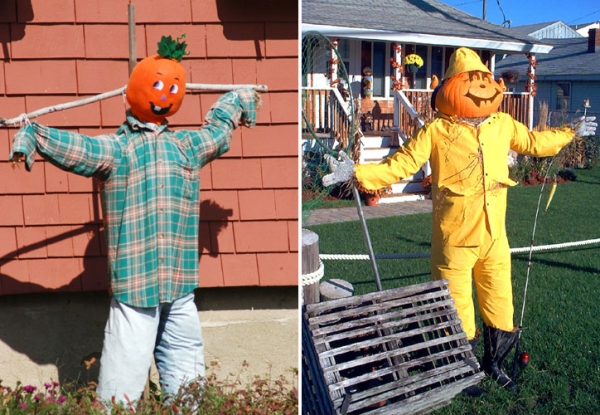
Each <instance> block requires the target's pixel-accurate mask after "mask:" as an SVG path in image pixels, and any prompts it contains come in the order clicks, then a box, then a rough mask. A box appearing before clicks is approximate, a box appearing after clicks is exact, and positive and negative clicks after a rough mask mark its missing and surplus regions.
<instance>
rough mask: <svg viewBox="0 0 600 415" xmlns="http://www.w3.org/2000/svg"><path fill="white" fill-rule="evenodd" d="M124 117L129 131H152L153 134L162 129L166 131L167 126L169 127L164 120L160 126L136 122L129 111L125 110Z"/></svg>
mask: <svg viewBox="0 0 600 415" xmlns="http://www.w3.org/2000/svg"><path fill="white" fill-rule="evenodd" d="M126 115H127V123H128V124H129V126H130V127H131V129H132V130H134V131H137V130H142V129H143V130H150V131H154V132H161V131H163V130H164V129H166V128H167V126H168V125H169V122H168V121H167V119H166V118H165V120H164V121H163V123H162V124H160V125H158V124H153V123H145V122H142V121H140V120H138V119H137V118H136V117H135V116H134V115H133V114H132V113H131V110H127V112H126Z"/></svg>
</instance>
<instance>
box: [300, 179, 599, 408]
mask: <svg viewBox="0 0 600 415" xmlns="http://www.w3.org/2000/svg"><path fill="white" fill-rule="evenodd" d="M575 173H576V174H577V180H576V181H574V182H569V183H563V184H560V185H558V189H557V191H556V193H555V195H554V198H553V200H552V204H551V205H550V208H549V209H548V211H547V212H545V211H544V207H545V204H546V199H547V193H546V194H544V195H543V197H542V206H541V209H540V214H539V218H538V223H537V230H536V235H535V245H536V246H540V245H547V244H556V243H562V242H573V241H583V240H588V239H596V238H600V206H599V205H600V167H595V168H593V169H591V170H577V171H576V172H575ZM540 188H541V187H540V186H517V187H514V188H511V189H509V192H508V211H507V217H506V220H507V232H508V237H509V241H510V244H511V247H515V248H517V247H529V244H530V240H531V233H532V229H533V222H534V217H535V211H536V206H537V201H538V197H539V194H540ZM546 189H549V186H547V187H546ZM367 223H368V228H369V233H370V235H371V241H372V245H373V250H374V251H375V253H376V254H384V253H423V252H425V253H427V252H429V247H430V237H431V214H430V213H426V214H416V215H409V216H401V217H394V218H384V219H370V220H368V221H367ZM307 228H308V229H310V230H312V231H314V232H316V233H317V234H318V235H319V248H320V252H321V253H322V254H366V253H367V249H366V245H365V241H364V238H363V235H362V231H361V227H360V223H359V222H358V221H355V222H345V223H339V224H330V225H318V226H312V227H307ZM527 262H528V252H525V253H522V254H514V255H513V289H514V306H515V316H514V320H515V323H516V324H518V323H519V320H520V316H521V307H522V304H523V297H524V295H523V294H524V293H523V291H524V286H525V277H526V272H527ZM377 265H378V268H379V274H380V277H381V283H382V286H383V289H384V290H385V289H390V288H395V287H399V286H406V285H411V284H416V283H421V282H426V281H429V279H430V272H429V260H428V259H401V260H398V259H392V260H388V259H385V260H384V259H380V260H378V262H377ZM331 278H341V279H344V280H347V281H350V282H351V283H352V284H353V286H354V289H355V293H356V294H364V293H368V292H373V291H376V290H377V288H376V285H375V282H374V278H373V273H372V271H371V266H370V264H369V262H368V261H351V260H343V261H340V260H327V261H325V277H324V279H331ZM599 316H600V245H599V244H594V245H585V246H580V247H574V248H568V249H562V250H552V251H537V252H534V253H533V262H532V268H531V271H530V280H529V287H528V293H527V301H526V307H525V315H524V321H523V326H524V330H523V337H522V342H521V350H526V351H527V352H528V353H529V354H530V356H531V360H530V364H529V366H528V367H527V368H526V369H525V370H524V371H523V372H522V373H521V374H520V375H519V377H518V379H517V383H518V384H519V386H520V391H519V392H517V393H511V392H508V391H505V390H502V389H500V388H498V387H497V386H496V384H495V383H494V382H492V381H490V380H489V379H485V380H484V381H483V382H482V383H481V385H480V386H482V387H484V388H485V389H487V390H488V391H489V392H490V393H489V394H488V396H487V397H485V398H481V399H470V398H466V397H463V396H457V397H456V398H455V399H454V400H453V403H452V404H451V405H448V406H446V407H444V408H442V409H440V410H437V411H436V412H434V414H437V415H451V414H452V415H454V414H482V415H483V414H485V415H494V414H497V415H500V414H502V415H506V414H569V415H577V414H586V415H587V414H600V317H599ZM479 325H480V326H481V322H480V321H479ZM481 343H483V342H481ZM482 346H483V344H481V345H480V346H479V350H478V351H477V355H478V357H479V358H480V359H481V356H482V355H483V350H482ZM507 361H510V362H512V355H510V356H509V357H508V358H507Z"/></svg>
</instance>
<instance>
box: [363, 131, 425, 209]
mask: <svg viewBox="0 0 600 415" xmlns="http://www.w3.org/2000/svg"><path fill="white" fill-rule="evenodd" d="M391 140H392V137H388V136H367V137H362V138H361V145H362V147H361V152H360V163H361V164H370V163H373V164H375V163H380V162H381V160H383V159H384V158H385V157H388V156H390V155H392V154H394V153H395V152H396V150H398V148H399V146H398V145H392V144H391ZM423 179H424V173H423V171H422V170H419V171H418V172H417V173H415V174H414V175H413V176H411V177H406V178H404V179H402V180H399V181H398V182H397V183H394V184H392V186H391V188H392V191H391V193H390V194H388V195H386V197H383V198H381V199H380V201H379V203H398V202H407V201H414V200H423V199H425V198H426V197H427V195H428V193H429V192H427V191H426V190H424V189H423V186H422V183H423Z"/></svg>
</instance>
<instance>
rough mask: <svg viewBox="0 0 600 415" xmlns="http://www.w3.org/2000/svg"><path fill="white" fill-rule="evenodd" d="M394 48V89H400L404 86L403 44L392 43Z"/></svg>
mask: <svg viewBox="0 0 600 415" xmlns="http://www.w3.org/2000/svg"><path fill="white" fill-rule="evenodd" d="M392 49H393V51H394V57H393V58H392V67H393V68H394V75H393V76H392V78H393V81H394V86H393V88H392V90H394V91H398V90H401V89H402V88H403V87H404V78H403V77H404V69H403V68H402V46H400V45H399V44H397V43H392Z"/></svg>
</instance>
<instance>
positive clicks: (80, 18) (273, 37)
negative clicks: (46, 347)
mask: <svg viewBox="0 0 600 415" xmlns="http://www.w3.org/2000/svg"><path fill="white" fill-rule="evenodd" d="M129 3H130V1H128V0H102V1H99V0H53V1H47V0H4V1H2V5H3V10H2V13H0V45H1V47H0V59H1V60H0V116H2V117H4V118H12V117H15V116H17V115H19V114H21V113H25V112H31V111H34V110H36V109H39V108H42V107H45V106H48V105H54V104H59V103H62V102H68V101H72V100H75V99H80V98H83V97H87V96H91V95H95V94H99V93H102V92H106V91H110V90H114V89H117V88H119V87H122V86H124V85H125V84H126V83H127V79H128V57H129V50H128V26H127V22H128V5H129ZM134 4H135V21H136V30H135V32H136V44H137V51H136V54H137V58H138V59H142V58H144V57H146V56H148V55H150V54H154V53H156V44H157V42H158V41H159V40H160V37H161V36H163V35H166V36H168V35H171V36H173V37H178V36H180V35H181V34H183V33H185V34H186V41H187V43H188V51H189V52H190V55H188V56H186V57H185V58H184V61H183V63H184V66H185V67H186V70H187V73H188V82H193V83H215V84H229V83H235V84H242V83H243V84H264V85H267V86H268V88H269V92H268V93H264V94H263V95H262V98H263V107H262V109H261V111H260V112H259V116H258V125H257V126H256V127H255V128H254V129H246V128H243V129H242V128H240V129H237V130H236V131H235V133H234V141H233V144H232V148H231V151H230V152H228V153H227V154H226V155H224V156H222V157H221V158H220V159H218V160H216V161H214V162H212V163H210V164H209V165H207V166H206V167H204V168H203V169H202V171H201V182H202V191H201V222H202V223H201V226H200V230H199V232H200V247H199V249H200V252H201V259H200V281H201V283H200V284H201V286H203V287H220V286H251V285H260V286H275V285H296V284H297V281H298V171H299V169H298V144H297V143H298V138H297V137H298V96H297V89H298V85H297V80H298V58H297V56H298V40H297V39H298V4H297V2H295V1H293V0H283V1H275V0H247V1H243V2H242V1H232V0H173V1H169V2H165V1H162V0H144V1H139V2H137V3H136V2H134ZM218 96H219V93H198V92H194V93H188V94H187V95H186V98H185V100H184V102H183V105H182V108H181V110H180V111H179V112H178V113H177V114H176V115H175V116H174V117H172V118H171V119H170V120H169V121H170V125H171V127H172V128H174V129H179V128H198V127H199V126H200V125H201V123H202V119H203V116H204V114H206V112H207V110H208V109H209V107H210V105H211V104H212V103H214V102H215V101H216V99H217V97H218ZM125 109H126V105H125V103H124V101H123V99H122V98H121V97H120V96H119V97H115V98H110V99H107V100H104V101H101V102H96V103H93V104H90V105H86V106H84V107H79V108H76V109H71V110H67V111H62V112H55V113H52V114H48V115H44V116H41V117H40V118H38V119H37V121H38V122H40V123H42V124H45V125H50V126H53V127H58V128H63V129H68V130H73V131H79V132H81V133H84V134H88V135H99V134H102V133H105V132H114V131H116V129H117V128H118V126H119V125H120V124H121V123H122V122H123V121H124V119H125ZM16 131H17V128H0V295H2V294H4V295H7V294H19V293H31V292H41V291H48V290H63V291H64V290H66V291H89V290H105V289H106V288H107V279H106V257H105V255H106V248H105V241H104V236H103V229H102V213H101V210H100V203H99V197H98V184H97V183H96V182H95V181H94V180H91V179H86V178H82V177H79V176H76V175H74V174H71V173H66V172H63V171H62V170H59V169H58V168H56V167H54V166H53V165H51V164H50V163H48V162H45V161H43V160H42V159H41V158H40V157H39V156H38V157H37V161H36V163H35V165H34V168H33V171H32V172H31V173H27V172H26V171H25V169H24V168H23V167H21V168H16V169H13V167H12V163H10V162H8V161H7V158H8V154H9V149H10V143H11V140H12V137H13V136H14V134H15V132H16ZM2 158H4V160H2Z"/></svg>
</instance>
